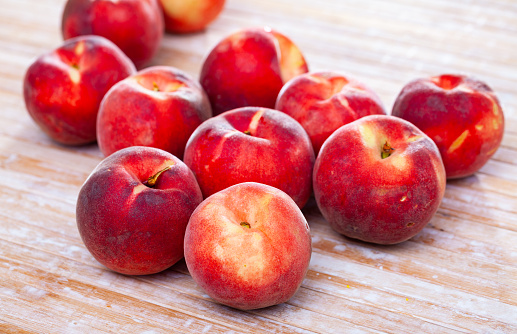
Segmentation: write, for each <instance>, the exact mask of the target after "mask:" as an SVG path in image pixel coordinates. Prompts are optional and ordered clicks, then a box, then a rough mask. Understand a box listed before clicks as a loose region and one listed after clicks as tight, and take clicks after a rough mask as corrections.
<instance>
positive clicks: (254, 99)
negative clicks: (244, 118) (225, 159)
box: [200, 27, 308, 115]
mask: <svg viewBox="0 0 517 334" xmlns="http://www.w3.org/2000/svg"><path fill="white" fill-rule="evenodd" d="M307 70H308V69H307V63H306V62H305V59H304V57H303V55H302V53H301V52H300V50H299V49H298V47H296V45H294V43H293V42H292V41H291V40H290V39H289V38H287V37H286V36H284V35H282V34H280V33H279V32H276V31H275V30H271V29H270V28H268V27H266V28H262V29H245V30H241V31H238V32H236V33H234V34H231V35H230V36H228V37H226V38H225V39H223V40H222V41H221V42H219V44H217V45H216V46H215V47H214V49H213V50H212V51H211V52H210V54H209V55H208V57H207V58H206V59H205V61H204V63H203V67H202V69H201V75H200V82H201V85H202V86H203V88H204V89H205V91H206V92H207V94H208V97H209V98H210V102H211V103H212V110H213V112H214V115H218V114H220V113H222V112H224V111H227V110H231V109H235V108H239V107H245V106H256V107H266V108H274V107H275V101H276V97H277V95H278V92H279V91H280V89H281V88H282V86H283V85H284V83H285V82H287V81H289V80H290V79H292V78H293V77H295V76H297V75H299V74H302V73H305V72H307Z"/></svg>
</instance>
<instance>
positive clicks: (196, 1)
mask: <svg viewBox="0 0 517 334" xmlns="http://www.w3.org/2000/svg"><path fill="white" fill-rule="evenodd" d="M159 2H160V6H161V8H162V10H163V17H164V21H165V30H166V31H168V32H171V33H181V34H184V33H192V32H197V31H200V30H203V29H204V28H205V27H206V26H207V25H209V24H210V23H211V22H212V21H214V20H215V19H216V18H217V17H218V16H219V14H220V13H221V11H222V10H223V8H224V3H225V0H159Z"/></svg>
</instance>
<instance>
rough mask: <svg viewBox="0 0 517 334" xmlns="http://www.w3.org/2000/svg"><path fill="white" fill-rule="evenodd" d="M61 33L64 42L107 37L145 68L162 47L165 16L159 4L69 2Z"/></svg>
mask: <svg viewBox="0 0 517 334" xmlns="http://www.w3.org/2000/svg"><path fill="white" fill-rule="evenodd" d="M61 32H62V34H63V38H64V39H69V38H72V37H76V36H80V35H100V36H103V37H106V38H107V39H109V40H110V41H112V42H113V43H115V44H116V45H117V46H118V47H119V48H120V49H121V50H122V51H124V53H125V54H126V55H127V56H128V57H129V58H130V59H131V60H132V61H133V62H134V63H135V65H136V67H137V68H142V67H143V66H144V65H146V64H147V63H148V62H149V61H150V60H151V59H152V57H153V56H154V54H155V53H156V52H157V51H158V48H159V47H160V43H161V40H162V37H163V32H164V23H163V15H162V12H161V10H160V6H159V4H158V0H117V1H113V0H68V1H67V2H66V5H65V8H64V11H63V17H62V19H61Z"/></svg>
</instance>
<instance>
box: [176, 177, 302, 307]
mask: <svg viewBox="0 0 517 334" xmlns="http://www.w3.org/2000/svg"><path fill="white" fill-rule="evenodd" d="M311 251H312V247H311V236H310V233H309V225H308V224H307V221H306V220H305V218H304V216H303V214H302V212H301V211H300V209H299V208H298V207H297V205H296V203H294V202H293V200H292V199H291V198H290V197H289V196H288V195H287V194H285V193H284V192H282V191H280V190H278V189H276V188H273V187H270V186H267V185H264V184H259V183H253V182H247V183H240V184H237V185H235V186H232V187H229V188H227V189H225V190H223V191H221V192H218V193H216V194H214V195H212V196H210V197H209V198H207V199H206V200H204V201H203V202H202V203H201V204H200V205H199V207H198V208H197V209H196V210H195V211H194V213H193V214H192V216H191V217H190V220H189V223H188V226H187V231H186V233H185V261H186V263H187V267H188V270H189V272H190V274H191V275H192V278H193V279H194V281H195V282H196V283H197V284H198V285H199V286H200V287H201V288H202V289H203V290H205V292H206V293H207V294H208V295H209V296H210V297H212V298H213V299H214V300H216V301H218V302H219V303H221V304H224V305H227V306H231V307H234V308H237V309H241V310H250V309H258V308H263V307H267V306H272V305H277V304H280V303H283V302H286V301H287V300H288V299H289V298H291V297H292V296H293V295H294V294H295V293H296V291H297V290H298V288H299V287H300V285H301V284H302V281H303V279H304V277H305V275H306V273H307V268H308V266H309V262H310V258H311Z"/></svg>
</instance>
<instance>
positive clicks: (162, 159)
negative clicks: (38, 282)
mask: <svg viewBox="0 0 517 334" xmlns="http://www.w3.org/2000/svg"><path fill="white" fill-rule="evenodd" d="M201 201H202V195H201V191H200V189H199V186H198V184H197V182H196V179H195V177H194V175H193V174H192V172H191V171H190V170H189V169H188V167H187V166H186V165H185V164H184V163H183V162H181V160H179V159H178V158H176V157H174V156H173V155H172V154H170V153H167V152H165V151H162V150H159V149H156V148H150V147H130V148H126V149H123V150H120V151H118V152H116V153H114V154H113V155H111V156H109V157H107V158H106V159H104V160H103V161H102V162H101V163H100V164H99V165H98V166H97V167H96V168H95V170H94V171H93V172H92V173H91V174H90V176H89V177H88V179H87V180H86V182H85V183H84V185H83V186H82V187H81V190H80V192H79V197H78V199H77V215H76V217H77V226H78V228H79V233H80V235H81V238H82V239H83V242H84V244H85V246H86V247H87V248H88V250H89V251H90V253H91V254H92V255H93V256H94V257H95V259H97V261H99V262H100V263H101V264H103V265H105V266H106V267H108V268H109V269H111V270H113V271H116V272H119V273H122V274H127V275H147V274H153V273H157V272H160V271H162V270H165V269H167V268H169V267H170V266H172V265H173V264H175V263H176V262H177V261H179V260H180V259H181V258H183V241H184V236H185V230H186V227H187V223H188V220H189V218H190V215H191V214H192V212H193V211H194V209H195V208H196V207H197V206H198V205H199V203H201Z"/></svg>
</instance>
